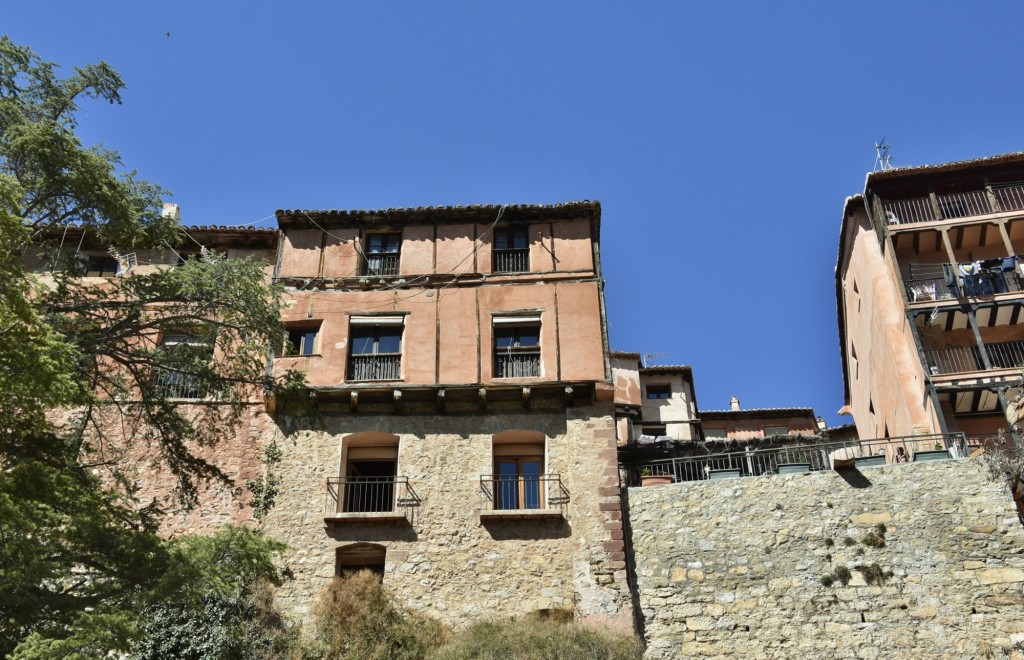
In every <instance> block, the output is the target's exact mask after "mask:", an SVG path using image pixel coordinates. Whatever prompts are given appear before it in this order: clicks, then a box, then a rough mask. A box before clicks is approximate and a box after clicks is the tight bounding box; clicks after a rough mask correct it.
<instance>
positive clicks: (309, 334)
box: [284, 325, 320, 355]
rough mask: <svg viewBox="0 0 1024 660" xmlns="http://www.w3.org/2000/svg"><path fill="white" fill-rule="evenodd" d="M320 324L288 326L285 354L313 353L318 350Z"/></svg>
mask: <svg viewBox="0 0 1024 660" xmlns="http://www.w3.org/2000/svg"><path fill="white" fill-rule="evenodd" d="M319 334H320V327H319V326H309V325H300V326H294V327H288V328H287V338H286V340H285V345H284V354H285V355H313V354H314V353H316V352H317V346H318V345H317V336H318V335H319Z"/></svg>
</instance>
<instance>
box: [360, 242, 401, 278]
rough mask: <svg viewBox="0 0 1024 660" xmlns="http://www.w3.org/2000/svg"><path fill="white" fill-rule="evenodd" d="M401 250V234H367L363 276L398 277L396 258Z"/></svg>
mask: <svg viewBox="0 0 1024 660" xmlns="http://www.w3.org/2000/svg"><path fill="white" fill-rule="evenodd" d="M401 250H402V235H401V234H367V235H366V248H365V253H366V273H365V274H367V275H398V257H399V254H400V253H401Z"/></svg>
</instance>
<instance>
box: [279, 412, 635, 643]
mask: <svg viewBox="0 0 1024 660" xmlns="http://www.w3.org/2000/svg"><path fill="white" fill-rule="evenodd" d="M605 408H607V410H605V409H604V408H599V407H596V406H595V407H593V408H570V409H567V410H557V411H551V412H544V411H522V412H515V413H503V412H491V413H487V412H479V413H471V414H455V415H383V414H382V415H331V414H327V413H325V414H324V418H323V420H322V423H321V426H320V427H319V428H314V429H311V428H304V429H293V428H291V427H290V425H291V424H293V423H295V422H294V420H278V421H279V424H280V425H281V428H280V430H278V432H277V433H278V438H277V443H278V446H279V447H280V449H281V450H282V452H283V458H282V460H281V462H280V463H279V464H277V465H276V466H275V473H276V474H277V475H278V476H279V477H280V478H281V484H280V494H279V495H278V497H277V502H276V505H275V507H274V508H273V510H272V511H271V512H270V514H269V515H268V516H267V518H266V519H265V521H264V531H265V532H266V533H267V534H269V535H271V536H274V537H277V538H280V539H282V540H284V541H286V542H287V543H288V544H289V546H290V548H291V550H290V553H289V556H288V558H287V559H288V564H289V566H290V568H291V570H292V571H293V573H294V574H295V579H294V580H291V581H289V582H287V583H286V584H285V585H284V586H283V587H282V588H280V589H279V591H278V594H277V598H276V600H277V603H278V604H279V605H280V606H281V607H282V608H283V610H284V611H285V612H286V613H288V614H289V615H291V616H293V617H296V618H299V619H301V618H303V617H304V616H305V615H306V614H307V613H308V612H309V611H310V609H311V608H312V606H313V605H314V604H315V602H316V599H317V598H318V596H319V594H320V592H321V591H322V589H323V587H324V586H325V585H326V584H327V582H328V581H329V580H330V579H331V577H332V576H333V575H334V571H335V551H336V549H337V548H339V547H343V546H346V545H348V544H352V543H360V542H362V543H375V544H380V545H383V546H385V547H386V565H385V576H384V586H385V588H386V589H387V590H388V591H389V592H390V593H391V594H393V595H394V596H395V597H396V599H397V600H398V602H399V603H400V604H402V605H403V606H405V607H408V608H410V609H413V610H417V611H420V612H422V613H425V614H427V615H429V616H432V617H435V618H437V619H440V620H441V621H443V622H445V623H448V624H450V625H464V624H466V623H468V622H470V621H472V620H473V619H480V618H487V617H502V616H510V615H518V614H525V613H527V612H531V611H534V610H539V609H549V608H561V609H574V610H575V611H576V613H577V615H578V616H579V617H581V618H584V619H585V618H588V617H593V618H597V619H599V620H601V621H610V622H611V623H612V624H613V625H617V626H619V627H621V628H625V629H630V628H631V626H632V618H631V617H632V610H631V605H630V603H631V601H630V596H629V591H628V587H627V584H626V570H625V555H624V546H623V540H622V535H623V532H622V520H621V507H620V500H619V496H618V488H617V467H616V465H617V463H616V449H615V429H614V422H613V419H612V415H611V406H610V405H607V406H605ZM513 429H515V430H526V431H534V432H540V433H543V434H544V436H545V437H546V445H547V450H546V457H545V472H548V473H559V474H560V475H561V479H562V483H563V485H564V486H565V488H566V489H567V490H568V491H569V494H570V501H569V504H568V507H567V510H566V516H565V519H564V520H559V521H540V520H510V521H501V522H481V520H480V507H481V489H480V475H483V474H490V473H492V472H493V456H492V435H493V434H495V433H499V432H502V431H509V430H513ZM359 432H383V433H392V434H397V435H398V436H400V442H399V457H398V465H399V467H398V470H399V475H400V476H405V477H408V478H409V481H410V484H411V486H412V488H413V490H414V491H415V493H416V495H417V496H418V497H419V498H420V499H421V503H420V505H419V506H417V507H415V508H414V510H413V512H412V514H411V515H410V517H409V522H408V523H407V524H406V523H401V524H397V525H395V524H366V523H355V524H353V523H348V524H345V525H333V524H332V525H331V526H330V527H327V528H325V523H324V508H325V495H326V492H325V488H326V480H327V478H328V477H334V476H337V475H338V474H339V470H340V461H341V445H342V439H343V437H344V436H345V435H347V434H350V433H359Z"/></svg>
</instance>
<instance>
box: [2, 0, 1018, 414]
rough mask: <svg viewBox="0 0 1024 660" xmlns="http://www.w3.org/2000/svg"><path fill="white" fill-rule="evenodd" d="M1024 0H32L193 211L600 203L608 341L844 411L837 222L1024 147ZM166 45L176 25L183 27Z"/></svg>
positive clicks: (744, 397) (141, 156) (129, 153)
mask: <svg viewBox="0 0 1024 660" xmlns="http://www.w3.org/2000/svg"><path fill="white" fill-rule="evenodd" d="M1021 24H1024V4H1021V3H996V2H978V3H954V2H906V3H893V2H858V3H825V2H791V3H765V2H753V1H751V2H714V3H704V4H697V3H681V2H650V3H609V2H560V3H554V2H548V3H541V2H520V3H500V4H499V3H483V2H461V3H440V2H438V3H424V2H408V3H396V2H378V3H369V2H366V3H326V2H325V3H308V2H295V3H290V4H289V3H282V2H246V3H220V2H202V3H199V2H188V1H186V2H173V3H172V2H130V1H128V0H119V1H116V2H106V3H85V2H78V1H76V2H33V3H27V2H22V3H16V4H14V5H12V6H10V7H7V8H6V9H5V11H4V22H3V27H2V30H4V31H5V32H6V33H7V34H8V35H9V36H10V37H11V38H12V39H13V40H14V41H15V42H17V43H22V44H28V45H31V46H32V47H33V48H34V49H35V50H36V51H37V52H38V53H40V54H41V55H42V56H43V57H44V58H45V59H48V60H51V61H55V62H58V63H60V64H62V65H63V66H64V67H65V68H67V69H70V67H71V66H72V65H76V64H88V63H93V62H96V61H99V60H105V61H107V62H109V63H110V64H111V65H112V66H113V67H114V68H115V69H117V70H118V71H119V72H120V73H121V74H122V76H123V77H124V79H125V81H126V83H127V89H126V90H125V92H124V105H122V106H114V107H110V106H104V105H102V104H99V103H96V102H90V103H86V104H84V106H83V110H84V112H83V114H82V116H81V126H80V134H81V135H82V136H83V138H84V139H85V140H86V141H88V142H90V143H91V142H103V143H105V144H106V145H107V146H109V147H112V148H116V149H118V150H120V152H121V153H122V156H123V157H124V159H125V162H126V163H127V164H128V165H129V166H130V167H132V168H136V169H138V170H139V172H140V174H141V176H143V177H144V178H147V179H149V180H152V181H156V182H159V183H161V184H162V185H164V186H165V187H166V188H168V189H169V190H171V191H172V192H173V193H174V197H173V201H175V202H177V203H179V204H180V205H181V207H182V213H183V220H184V221H186V222H188V223H189V224H242V223H250V222H253V221H256V220H259V219H261V218H267V217H268V216H272V214H273V212H274V210H275V209H278V208H318V209H319V208H347V209H356V208H387V207H400V206H420V205H424V206H425V205H437V204H472V203H552V202H558V201H568V200H580V199H599V200H600V201H601V202H602V205H603V211H604V212H603V235H602V251H603V263H604V273H605V276H606V278H607V280H608V286H607V302H608V314H609V321H610V326H611V330H610V332H611V339H612V345H613V347H615V348H618V349H621V350H632V351H638V352H644V353H646V352H656V353H667V354H668V355H667V356H665V357H661V358H658V360H657V363H661V364H679V363H684V364H692V365H693V367H694V375H695V378H696V384H697V397H698V402H699V404H700V406H701V407H702V408H703V409H717V408H725V407H727V406H728V402H729V398H730V397H731V396H732V395H734V394H735V395H736V396H738V397H739V398H740V400H741V401H742V404H743V406H744V407H745V408H750V407H771V406H785V407H788V406H812V407H813V408H814V409H815V411H816V412H817V413H818V414H821V415H824V416H825V418H826V419H827V420H828V421H829V423H830V424H836V423H843V422H846V421H851V420H850V419H849V418H841V417H838V416H837V415H836V414H835V411H836V410H837V409H838V408H839V407H840V406H841V405H842V403H843V402H842V377H841V373H840V361H839V347H838V340H837V332H836V315H835V288H834V268H835V258H836V250H837V240H838V232H839V221H840V213H841V209H842V204H843V200H844V198H845V197H846V196H847V195H850V194H854V193H857V192H859V191H860V190H861V189H862V187H863V183H864V175H865V173H866V172H867V171H868V170H870V169H871V167H872V164H873V160H874V149H873V147H874V143H875V142H876V141H878V140H879V139H881V138H882V137H885V138H886V139H887V140H888V142H889V143H891V144H892V152H891V153H892V155H893V159H894V162H895V164H897V165H919V164H926V163H937V162H944V161H949V160H959V159H964V158H972V157H977V156H984V155H991V154H996V153H1004V152H1009V151H1017V150H1021V149H1024V139H1022V138H1024V122H1022V121H1021V120H1020V117H1021V109H1020V108H1021V104H1020V103H1018V101H1021V97H1022V95H1024V91H1022V89H1021V86H1020V84H1019V79H1020V75H1019V74H1020V70H1021V65H1022V63H1024V62H1022V60H1024V57H1022V55H1024V40H1021V39H1020V29H1019V26H1020V25H1021ZM168 32H169V33H170V36H167V33H168Z"/></svg>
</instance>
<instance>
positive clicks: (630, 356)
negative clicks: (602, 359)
mask: <svg viewBox="0 0 1024 660" xmlns="http://www.w3.org/2000/svg"><path fill="white" fill-rule="evenodd" d="M608 356H609V357H613V358H621V359H623V360H637V361H639V360H640V354H639V353H630V352H628V351H609V352H608Z"/></svg>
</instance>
